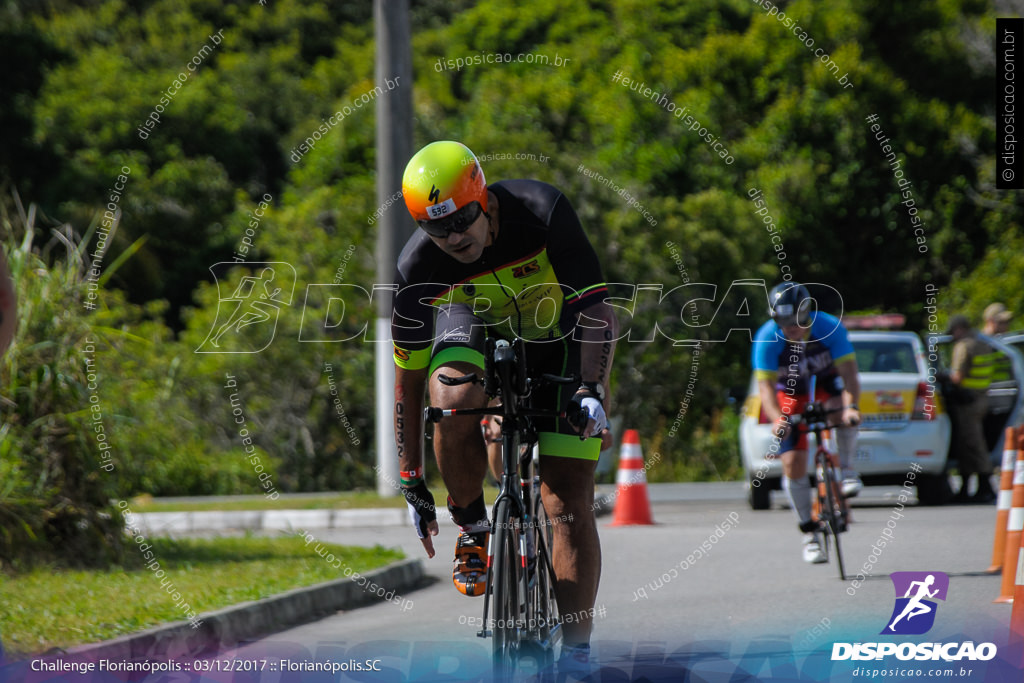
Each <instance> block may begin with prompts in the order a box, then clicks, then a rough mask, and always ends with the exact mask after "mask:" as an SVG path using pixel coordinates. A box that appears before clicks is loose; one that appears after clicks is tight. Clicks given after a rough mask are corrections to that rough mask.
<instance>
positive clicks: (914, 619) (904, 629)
mask: <svg viewBox="0 0 1024 683" xmlns="http://www.w3.org/2000/svg"><path fill="white" fill-rule="evenodd" d="M889 578H891V579H892V583H893V587H894V588H895V589H896V606H895V607H893V610H892V616H890V617H889V623H888V624H887V625H886V627H885V628H884V629H882V634H886V635H891V634H899V635H904V636H917V635H921V634H922V633H927V632H928V631H929V630H930V629H931V627H932V625H933V624H934V623H935V608H936V607H937V604H936V603H935V602H933V601H932V600H930V599H929V598H934V599H936V600H943V601H944V600H945V599H946V593H947V591H948V590H949V576H947V575H946V574H944V573H942V572H893V573H892V574H890V575H889ZM901 595H902V596H903V597H900V596H901Z"/></svg>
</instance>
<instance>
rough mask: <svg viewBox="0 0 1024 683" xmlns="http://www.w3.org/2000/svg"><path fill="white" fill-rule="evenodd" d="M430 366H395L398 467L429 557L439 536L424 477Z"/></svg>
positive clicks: (414, 521) (418, 533) (414, 522)
mask: <svg viewBox="0 0 1024 683" xmlns="http://www.w3.org/2000/svg"><path fill="white" fill-rule="evenodd" d="M426 384H427V369H426V368H422V369H415V370H413V369H406V368H403V367H401V366H400V365H397V364H396V366H395V412H394V419H395V445H396V446H397V447H398V468H399V471H400V473H401V475H400V476H401V485H402V493H403V494H404V495H405V500H406V503H407V504H408V505H409V516H410V518H411V521H412V523H413V526H414V527H415V528H416V534H417V535H418V536H419V538H420V542H422V543H423V548H424V550H426V551H427V557H433V556H434V541H433V539H432V538H431V536H437V534H438V526H437V510H436V508H435V506H434V497H433V495H432V494H431V493H430V489H428V488H427V485H426V482H425V480H424V478H423V448H422V442H421V440H420V435H421V434H423V395H424V391H425V390H426Z"/></svg>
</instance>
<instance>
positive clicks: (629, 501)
mask: <svg viewBox="0 0 1024 683" xmlns="http://www.w3.org/2000/svg"><path fill="white" fill-rule="evenodd" d="M615 483H616V484H617V485H618V486H617V487H616V490H615V512H614V515H613V518H612V526H626V525H630V524H654V520H653V519H652V518H651V501H650V499H648V497H647V468H645V467H644V456H643V454H642V453H641V452H640V434H639V433H638V432H637V431H636V430H635V429H627V430H626V431H625V433H624V434H623V435H622V449H621V450H620V451H619V472H618V474H616V475H615Z"/></svg>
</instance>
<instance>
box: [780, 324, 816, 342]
mask: <svg viewBox="0 0 1024 683" xmlns="http://www.w3.org/2000/svg"><path fill="white" fill-rule="evenodd" d="M781 327H782V336H783V337H785V338H786V339H787V340H789V341H804V339H806V338H807V335H808V334H810V331H811V328H810V326H808V327H800V326H799V325H797V324H796V323H793V324H792V325H782V326H781Z"/></svg>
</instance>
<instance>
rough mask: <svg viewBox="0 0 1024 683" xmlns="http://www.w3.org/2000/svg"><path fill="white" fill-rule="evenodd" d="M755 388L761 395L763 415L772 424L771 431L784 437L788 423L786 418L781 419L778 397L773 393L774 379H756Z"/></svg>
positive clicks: (788, 426)
mask: <svg viewBox="0 0 1024 683" xmlns="http://www.w3.org/2000/svg"><path fill="white" fill-rule="evenodd" d="M757 390H758V393H759V394H760V395H761V409H762V410H764V416H765V417H766V418H768V421H769V422H771V423H772V424H773V425H774V427H773V430H772V431H773V432H774V433H775V435H776V436H778V437H779V438H780V439H781V438H785V436H786V432H787V431H788V430H789V428H790V425H789V422H788V421H787V420H784V419H783V415H782V407H781V406H780V405H779V397H778V395H777V394H776V393H775V379H774V378H772V379H767V378H762V379H759V380H757Z"/></svg>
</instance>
